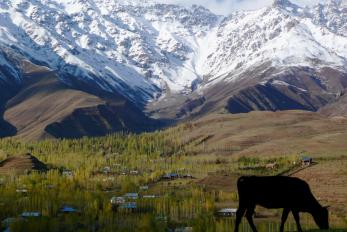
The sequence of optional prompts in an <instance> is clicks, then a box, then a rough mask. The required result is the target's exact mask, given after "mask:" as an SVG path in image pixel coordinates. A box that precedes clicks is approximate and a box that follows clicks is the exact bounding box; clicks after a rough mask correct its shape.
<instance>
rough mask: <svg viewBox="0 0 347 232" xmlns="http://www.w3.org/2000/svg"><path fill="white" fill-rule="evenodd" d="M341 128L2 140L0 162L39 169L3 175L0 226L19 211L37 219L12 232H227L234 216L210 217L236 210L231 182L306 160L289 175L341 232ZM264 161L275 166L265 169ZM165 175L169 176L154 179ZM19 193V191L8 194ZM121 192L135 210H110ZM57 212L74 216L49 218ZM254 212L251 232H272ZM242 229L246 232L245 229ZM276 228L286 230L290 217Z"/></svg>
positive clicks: (288, 116)
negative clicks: (30, 159) (37, 164)
mask: <svg viewBox="0 0 347 232" xmlns="http://www.w3.org/2000/svg"><path fill="white" fill-rule="evenodd" d="M260 119H262V120H260ZM346 127H347V120H346V119H345V118H341V117H340V118H332V119H326V118H324V117H322V116H320V115H318V114H317V113H310V112H304V111H289V112H286V111H283V112H277V113H274V112H254V113H250V114H241V115H237V116H236V115H229V114H216V115H213V116H212V115H210V116H208V117H206V118H202V119H199V120H197V121H192V122H187V123H183V124H181V125H179V126H176V127H173V128H170V129H166V130H163V131H157V132H152V133H144V134H140V135H127V134H115V135H110V136H107V137H100V138H83V139H77V140H42V141H36V142H35V141H33V142H23V141H20V140H18V139H2V140H0V147H1V151H0V155H1V160H4V159H6V156H7V155H8V154H9V155H16V154H17V155H18V154H23V153H25V152H30V153H32V154H33V155H35V157H37V158H38V159H39V160H40V161H42V162H43V163H45V164H46V165H47V167H48V168H49V171H48V172H43V173H40V172H36V171H32V172H31V173H30V174H27V175H20V176H14V175H13V174H11V173H9V174H5V175H4V174H3V175H2V177H1V183H2V184H1V186H0V193H1V195H0V196H1V197H0V205H1V207H2V208H3V209H4V210H2V211H1V213H0V218H2V219H5V217H9V216H10V217H14V218H16V216H17V215H20V214H21V213H22V212H39V213H40V215H42V216H40V217H38V218H35V217H34V218H28V219H25V220H24V221H22V220H18V221H15V222H14V223H13V224H11V228H13V231H21V230H22V229H21V228H23V227H22V226H25V227H26V228H32V230H35V231H47V230H50V231H60V230H63V229H64V230H65V231H72V230H79V231H90V230H98V231H110V230H112V231H134V230H136V231H148V230H151V231H167V230H168V229H170V228H185V227H187V228H192V230H193V231H201V228H204V229H203V231H216V230H217V231H232V230H233V229H232V228H233V223H234V218H233V217H226V218H219V217H217V216H215V213H216V212H217V211H218V210H219V209H222V208H230V207H231V208H236V207H237V199H238V198H237V190H236V180H237V178H238V177H239V176H240V175H254V174H255V175H276V174H281V173H286V172H288V170H291V169H296V168H297V167H300V166H301V159H302V158H303V157H304V156H310V157H312V158H313V160H314V163H315V164H313V165H312V166H310V167H307V168H304V169H303V170H301V171H299V172H297V173H295V174H294V176H297V177H300V178H302V179H304V180H306V181H308V183H309V184H310V186H311V188H312V191H313V193H314V195H315V196H316V197H317V199H319V201H320V202H321V203H322V204H323V205H330V222H331V227H332V228H333V229H335V230H332V231H343V230H344V228H346V226H347V225H346V218H345V215H346V213H347V212H346V209H345V207H344V205H345V204H346V203H347V195H346V191H345V190H346V189H345V183H346V181H347V179H346V175H345V174H344V173H345V170H344V169H345V166H346V161H347V157H346V153H345V151H346V145H345V143H343V142H342V141H345V139H346V136H347V134H346V131H347V129H346ZM207 132H208V133H207ZM339 139H340V140H339ZM269 163H276V165H275V166H274V168H273V169H272V168H270V169H269V168H266V166H267V165H268V164H269ZM0 166H1V164H0ZM0 172H1V167H0ZM2 173H3V172H2ZM170 173H172V175H173V174H174V175H177V177H178V178H177V177H173V178H172V179H171V180H168V179H163V177H164V176H165V175H167V174H170ZM180 176H181V177H180ZM183 176H186V177H183ZM23 189H24V190H25V193H21V192H18V191H19V190H20V191H24V190H23ZM71 193H73V194H71ZM126 193H137V194H139V197H138V198H137V197H136V198H134V199H129V200H128V201H129V202H136V209H133V210H131V209H126V208H125V209H122V208H120V209H118V210H116V211H115V209H114V208H112V204H111V202H110V200H111V198H112V197H114V196H117V197H121V196H123V195H124V194H126ZM146 196H151V197H150V198H147V197H146ZM10 205H11V207H9V206H10ZM63 206H69V207H73V208H75V209H76V210H78V212H79V213H72V214H64V213H59V210H60V208H61V207H63ZM5 209H6V210H5ZM256 212H257V216H256V223H257V225H258V226H259V229H260V231H264V232H265V231H277V230H278V229H277V228H278V226H279V224H278V223H279V219H280V211H278V210H265V209H263V208H258V207H257V210H256ZM76 220H77V221H78V222H79V223H76ZM303 223H304V227H305V228H306V229H314V228H316V227H315V224H314V222H313V220H312V218H311V217H310V216H309V215H306V214H303ZM54 225H59V226H57V227H55V226H54ZM199 228H200V229H199ZM242 228H243V229H242V231H250V228H249V226H248V224H247V223H246V221H244V224H243V225H242ZM271 228H272V229H271ZM286 228H287V229H286V230H289V231H291V230H295V223H293V219H292V218H290V220H289V222H288V224H287V226H286ZM11 231H12V230H11Z"/></svg>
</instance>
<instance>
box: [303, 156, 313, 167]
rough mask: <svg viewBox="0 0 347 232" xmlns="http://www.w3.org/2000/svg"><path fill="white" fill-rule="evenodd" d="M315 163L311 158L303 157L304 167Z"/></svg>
mask: <svg viewBox="0 0 347 232" xmlns="http://www.w3.org/2000/svg"><path fill="white" fill-rule="evenodd" d="M312 163H313V159H312V158H311V157H303V158H302V160H301V164H302V166H310V165H311V164H312Z"/></svg>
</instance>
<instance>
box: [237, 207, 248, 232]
mask: <svg viewBox="0 0 347 232" xmlns="http://www.w3.org/2000/svg"><path fill="white" fill-rule="evenodd" d="M245 212H246V207H243V206H241V205H240V206H239V208H238V209H237V211H236V221H235V229H234V231H235V232H238V231H239V226H240V223H241V219H242V217H243V215H245Z"/></svg>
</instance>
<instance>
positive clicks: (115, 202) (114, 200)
mask: <svg viewBox="0 0 347 232" xmlns="http://www.w3.org/2000/svg"><path fill="white" fill-rule="evenodd" d="M124 203H125V198H124V197H112V198H111V204H112V205H121V204H124Z"/></svg>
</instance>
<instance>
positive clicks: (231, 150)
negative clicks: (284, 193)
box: [181, 111, 347, 157]
mask: <svg viewBox="0 0 347 232" xmlns="http://www.w3.org/2000/svg"><path fill="white" fill-rule="evenodd" d="M181 133H182V139H183V140H184V141H190V140H192V139H193V138H201V136H202V135H203V136H207V135H209V139H207V140H206V141H204V142H203V143H200V144H198V145H195V146H194V149H195V150H196V151H197V153H198V154H203V153H207V154H217V155H233V156H234V157H240V156H245V155H248V156H259V155H266V156H279V155H280V156H283V155H293V154H300V153H302V152H306V153H309V154H310V155H311V156H314V157H320V156H326V155H343V154H346V151H347V143H345V141H347V118H343V117H340V118H327V117H324V116H321V115H320V114H317V113H311V112H304V111H282V112H252V113H248V114H237V115H230V114H214V115H209V116H207V117H204V118H202V119H200V120H198V121H195V122H192V123H187V124H185V126H183V129H182V132H181Z"/></svg>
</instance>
